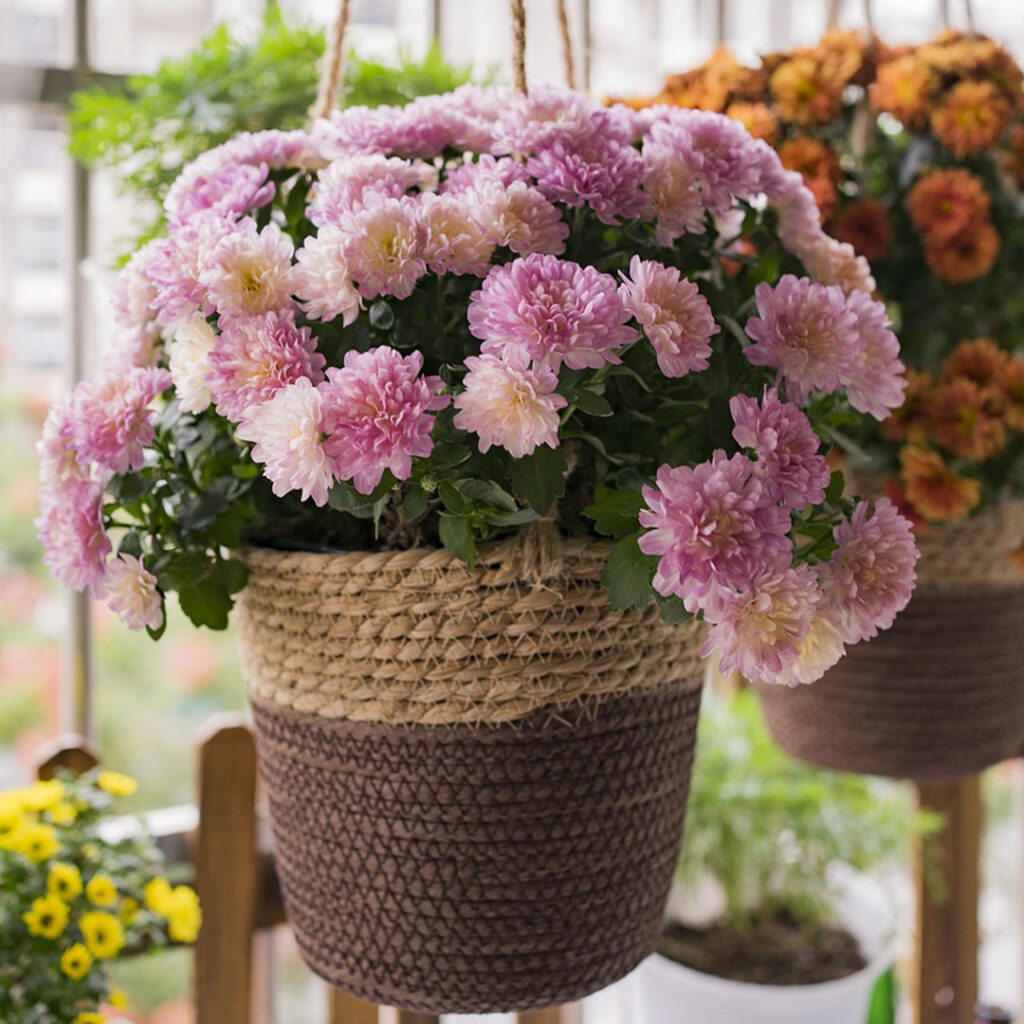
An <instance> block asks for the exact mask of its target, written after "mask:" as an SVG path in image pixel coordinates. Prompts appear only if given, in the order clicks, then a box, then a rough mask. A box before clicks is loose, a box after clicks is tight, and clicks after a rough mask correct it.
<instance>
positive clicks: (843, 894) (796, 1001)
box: [634, 870, 896, 1024]
mask: <svg viewBox="0 0 1024 1024" xmlns="http://www.w3.org/2000/svg"><path fill="white" fill-rule="evenodd" d="M835 888H836V899H835V908H836V916H837V918H838V920H839V921H840V923H841V924H842V925H844V926H845V927H846V928H847V929H848V930H849V931H850V933H851V934H852V935H853V936H854V938H856V939H857V940H858V942H859V943H860V947H861V953H862V954H863V956H864V959H865V960H866V961H867V966H866V967H864V968H863V969H861V970H859V971H857V973H856V974H851V975H848V976H847V977H845V978H840V979H839V980H838V981H825V982H821V983H820V984H817V985H754V984H749V983H747V982H742V981H727V980H726V979H724V978H716V977H714V976H713V975H710V974H702V973H701V972H700V971H694V970H691V969H690V968H689V967H684V966H683V965H682V964H678V963H676V962H675V961H674V960H670V959H669V958H668V957H664V956H661V955H659V954H657V953H656V954H655V955H654V956H651V957H648V958H647V959H646V960H645V961H644V962H643V963H642V964H641V965H640V967H639V968H638V969H637V971H636V974H635V975H634V978H635V989H634V993H635V996H636V1000H637V1003H638V1006H637V1019H638V1022H639V1024H826V1022H827V1024H864V1022H865V1020H866V1019H867V1014H868V1007H869V1004H870V1000H871V991H872V989H873V987H874V984H875V982H876V981H877V980H878V978H879V976H880V975H881V974H883V973H884V972H885V971H886V970H888V969H889V968H890V967H891V966H892V965H893V962H894V959H895V956H894V948H893V947H894V941H893V940H894V934H895V922H896V918H895V913H894V910H893V907H892V901H891V900H890V899H889V898H888V897H887V895H886V892H885V890H884V889H883V888H882V886H880V885H879V884H878V883H877V882H875V881H873V880H872V879H870V878H867V877H866V876H864V875H859V874H857V873H855V872H852V871H849V870H848V871H845V872H842V873H841V874H840V875H839V877H838V878H837V880H836V886H835Z"/></svg>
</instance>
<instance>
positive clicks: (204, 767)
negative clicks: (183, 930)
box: [195, 716, 257, 1024]
mask: <svg viewBox="0 0 1024 1024" xmlns="http://www.w3.org/2000/svg"><path fill="white" fill-rule="evenodd" d="M198 786H199V836H198V840H197V843H196V887H197V889H198V890H199V898H200V899H201V900H202V903H203V927H202V929H201V931H200V932H199V940H198V942H197V943H196V971H195V996H196V1024H250V1013H251V1009H252V931H253V922H254V919H255V910H256V892H257V888H256V882H257V858H256V748H255V744H254V743H253V738H252V733H251V732H250V731H249V729H248V728H247V727H246V726H245V725H244V724H242V722H241V720H240V718H238V717H237V716H222V717H220V718H218V719H217V720H215V721H214V722H213V723H212V724H211V727H210V731H209V732H208V734H207V735H206V737H205V738H204V739H202V740H201V741H200V744H199V782H198Z"/></svg>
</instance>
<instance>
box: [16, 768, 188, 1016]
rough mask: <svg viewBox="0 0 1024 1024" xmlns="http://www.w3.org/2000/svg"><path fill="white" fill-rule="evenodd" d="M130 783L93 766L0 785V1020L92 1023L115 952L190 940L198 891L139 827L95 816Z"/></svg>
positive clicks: (105, 812)
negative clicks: (168, 869) (179, 880)
mask: <svg viewBox="0 0 1024 1024" xmlns="http://www.w3.org/2000/svg"><path fill="white" fill-rule="evenodd" d="M135 789H136V783H135V780H134V779H131V778H129V777H128V776H126V775H121V774H120V773H118V772H111V771H93V772H89V773H87V774H85V775H82V776H79V777H77V778H73V777H71V776H65V777H61V778H59V779H54V780H52V781H47V782H36V783H33V784H32V785H31V786H26V787H24V788H22V789H17V790H10V791H7V792H3V793H0V1021H2V1022H3V1024H102V1022H103V1021H105V1020H106V1017H105V1015H104V1013H103V1007H104V1006H111V1005H115V1004H116V1003H118V1002H122V1001H123V1000H121V998H120V996H119V994H118V993H116V992H114V991H113V990H112V989H111V987H110V977H109V971H108V968H109V966H110V964H111V963H112V962H113V961H114V960H116V959H117V958H118V957H120V956H123V955H127V954H128V953H138V952H144V951H149V950H153V949H157V948H159V947H161V946H166V945H169V944H171V943H190V942H193V941H195V938H196V936H197V935H198V933H199V928H200V925H201V923H202V913H201V910H200V906H199V899H198V897H197V896H196V894H195V892H194V891H193V890H192V889H190V888H189V887H188V886H184V885H177V886H173V885H172V884H171V883H170V882H169V881H168V880H167V879H166V878H165V877H164V875H163V873H162V870H161V866H162V865H161V856H160V853H159V851H158V850H157V848H156V845H155V844H154V842H153V840H152V838H151V837H150V836H148V835H146V834H145V832H144V831H143V830H141V829H134V828H133V829H129V830H111V829H110V828H109V827H106V825H107V822H106V819H108V818H109V816H110V815H111V814H112V813H115V812H116V811H117V805H118V802H119V801H120V800H121V799H123V798H124V797H127V796H131V795H132V794H133V793H134V792H135Z"/></svg>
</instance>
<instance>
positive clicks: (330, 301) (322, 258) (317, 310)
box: [292, 225, 363, 327]
mask: <svg viewBox="0 0 1024 1024" xmlns="http://www.w3.org/2000/svg"><path fill="white" fill-rule="evenodd" d="M347 245H348V237H347V236H346V235H345V233H344V232H343V231H341V229H340V228H336V227H334V226H333V225H328V226H327V227H324V228H321V229H320V232H319V234H317V235H316V236H313V237H310V238H307V239H306V241H305V244H304V245H303V246H302V248H301V249H299V251H298V252H297V253H296V254H295V259H296V261H297V262H296V265H295V266H294V267H293V268H292V288H293V289H294V293H295V295H296V297H297V298H298V299H299V305H300V306H302V308H303V310H305V313H306V316H308V317H310V318H311V319H313V320H323V321H330V320H333V319H334V318H335V317H339V316H340V317H341V319H342V323H344V324H345V326H346V327H347V326H348V325H349V324H351V323H352V322H353V321H354V320H355V319H356V317H357V316H359V310H360V309H362V305H363V303H362V299H360V297H359V292H357V291H356V288H355V285H354V284H353V283H352V279H351V278H350V277H349V276H348V263H347V262H346V259H345V251H346V247H347Z"/></svg>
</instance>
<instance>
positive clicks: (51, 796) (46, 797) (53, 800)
mask: <svg viewBox="0 0 1024 1024" xmlns="http://www.w3.org/2000/svg"><path fill="white" fill-rule="evenodd" d="M15 792H16V793H17V794H18V795H19V796H20V797H21V806H22V807H23V808H24V809H25V810H26V811H47V810H49V809H50V808H51V807H55V806H56V805H57V804H59V803H60V802H61V800H62V799H63V798H64V783H63V782H61V781H60V779H50V780H48V781H47V782H33V783H32V785H31V786H26V787H25V788H24V789H21V790H16V791H15Z"/></svg>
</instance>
